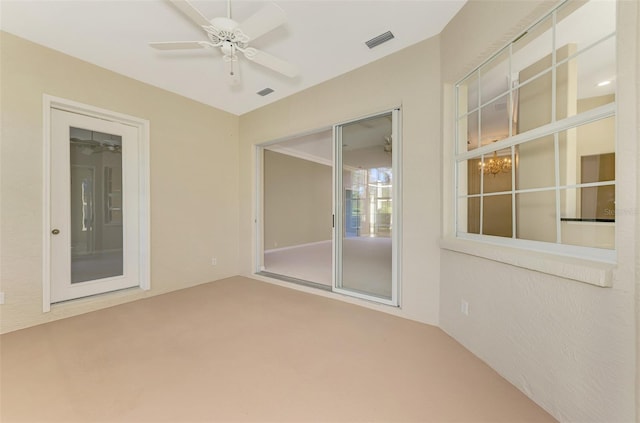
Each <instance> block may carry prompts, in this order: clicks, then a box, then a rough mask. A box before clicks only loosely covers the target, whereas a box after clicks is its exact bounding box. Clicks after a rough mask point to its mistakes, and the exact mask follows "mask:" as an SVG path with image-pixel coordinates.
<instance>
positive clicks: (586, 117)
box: [455, 103, 616, 162]
mask: <svg viewBox="0 0 640 423" xmlns="http://www.w3.org/2000/svg"><path fill="white" fill-rule="evenodd" d="M615 112H616V103H609V104H605V105H603V106H600V107H596V108H593V109H590V110H587V111H586V112H582V113H580V114H577V115H573V116H570V117H568V118H565V119H562V120H558V121H556V122H552V123H548V124H546V125H543V126H539V127H537V128H534V129H531V130H530V131H527V132H523V133H521V134H518V135H514V136H512V137H511V138H506V139H504V140H500V141H497V142H494V143H491V144H487V145H484V146H482V147H478V148H476V149H473V150H469V151H465V152H462V153H459V154H457V155H456V156H455V161H456V162H460V161H463V160H469V159H474V158H477V157H479V156H481V155H483V154H485V155H486V154H489V153H493V152H494V151H497V150H502V149H505V148H508V147H511V146H514V145H518V144H523V143H525V142H527V141H532V140H535V139H538V138H542V137H546V136H548V135H553V134H555V133H557V132H561V131H565V130H567V129H572V128H575V127H578V126H582V125H586V124H588V123H591V122H595V121H598V120H601V119H606V118H609V117H612V116H615ZM456 145H457V142H456Z"/></svg>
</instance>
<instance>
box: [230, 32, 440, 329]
mask: <svg viewBox="0 0 640 423" xmlns="http://www.w3.org/2000/svg"><path fill="white" fill-rule="evenodd" d="M382 48H384V47H382ZM439 54H440V53H439V42H438V38H432V39H429V40H426V41H424V42H421V43H418V44H416V45H414V46H412V47H409V48H407V49H404V50H402V51H400V52H397V53H395V54H392V55H390V56H387V57H385V58H383V59H380V60H378V61H375V62H372V63H370V64H369V65H366V66H364V67H362V68H359V69H356V70H354V71H352V72H349V73H347V74H344V75H342V76H340V77H337V78H335V79H332V80H330V81H327V82H324V83H322V84H319V85H317V86H314V87H312V88H309V89H307V90H305V91H302V92H300V93H298V94H295V95H292V96H290V97H287V98H285V99H283V100H280V101H277V102H275V103H273V104H270V105H268V106H265V107H263V108H261V109H258V110H256V111H253V112H251V113H247V114H245V115H242V116H241V117H240V127H241V133H240V171H239V178H240V201H241V216H240V219H241V220H240V222H241V225H240V247H241V248H240V250H241V252H242V257H241V269H242V272H243V273H244V274H246V275H251V274H252V273H253V272H254V269H255V254H254V251H255V250H254V249H255V243H256V237H255V232H256V231H255V226H254V221H255V219H256V218H257V216H256V215H255V213H256V212H255V207H256V204H255V198H256V195H255V194H256V193H255V182H254V181H255V176H256V175H255V167H256V166H255V153H254V151H255V145H256V144H260V143H262V142H268V141H271V140H276V139H280V138H286V137H290V136H293V135H296V134H301V133H308V132H310V131H313V130H316V129H318V128H326V127H329V126H331V125H333V124H336V123H341V122H346V121H348V120H351V119H355V118H358V117H364V116H368V115H372V114H376V113H380V112H383V111H385V110H390V109H392V108H394V107H398V106H401V107H402V118H401V119H402V125H401V126H402V140H401V142H402V146H403V148H402V158H401V159H402V164H401V176H402V193H403V209H402V219H401V220H402V263H401V267H402V282H401V285H402V294H401V298H400V303H401V307H400V308H394V307H388V306H377V305H374V304H372V303H368V302H364V301H359V300H348V301H351V302H354V303H358V304H362V305H364V306H368V307H372V308H376V309H379V310H382V311H385V312H389V313H394V314H398V315H401V316H403V317H407V318H410V319H414V320H418V321H422V322H426V323H431V324H437V322H438V297H439V292H438V289H439V279H440V274H439V259H438V257H439V248H438V238H439V235H440V218H439V216H440V206H439V198H440V183H439V182H440V159H439V157H440V143H439V141H438V139H439V134H440V88H439V87H440V85H439V81H440V74H439ZM271 282H273V283H278V282H276V281H271ZM289 286H290V285H289ZM297 289H302V290H308V289H306V288H303V287H298V288H297ZM313 292H316V293H318V292H317V291H313ZM319 295H327V296H333V297H339V298H343V299H347V298H348V297H342V296H338V295H337V294H332V293H326V294H325V293H319Z"/></svg>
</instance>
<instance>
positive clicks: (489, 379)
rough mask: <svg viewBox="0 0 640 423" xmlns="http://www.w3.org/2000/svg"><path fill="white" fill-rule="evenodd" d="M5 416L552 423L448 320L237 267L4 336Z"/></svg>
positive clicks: (0, 405)
mask: <svg viewBox="0 0 640 423" xmlns="http://www.w3.org/2000/svg"><path fill="white" fill-rule="evenodd" d="M0 352H1V359H0V370H1V374H0V383H1V384H0V397H1V399H0V421H2V422H5V423H9V422H25V421H29V422H53V421H59V422H98V421H100V422H108V421H109V422H214V421H216V422H232V421H233V422H236V421H244V422H281V421H282V422H509V423H512V422H552V421H554V420H553V419H552V418H551V417H550V415H549V414H547V413H546V412H545V411H544V410H542V409H541V408H540V407H538V406H537V405H536V404H534V403H533V402H532V401H531V400H529V399H528V398H527V397H526V396H525V395H524V394H523V393H521V392H520V391H519V390H517V389H516V388H515V387H514V386H512V385H511V384H509V383H508V382H507V381H506V380H504V379H503V378H502V377H500V376H499V375H498V374H497V373H495V372H494V371H493V370H492V369H491V368H489V367H488V366H486V365H485V364H484V363H482V362H481V361H480V360H479V359H478V358H477V357H475V356H474V355H472V354H471V353H470V352H469V351H467V350H466V349H465V348H463V347H462V346H461V345H460V344H458V343H457V342H455V341H454V340H453V339H452V338H451V337H449V336H447V335H446V334H445V333H444V332H442V331H441V330H440V329H438V328H436V327H432V326H428V325H425V324H420V323H417V322H413V321H409V320H404V319H401V318H397V317H394V316H390V315H387V314H384V313H380V312H376V311H373V310H369V309H366V308H362V307H358V306H355V305H351V304H347V303H343V302H340V301H336V300H331V299H327V298H323V297H319V296H315V295H311V294H306V293H302V292H299V291H295V290H291V289H287V288H282V287H278V286H275V285H271V284H268V283H264V282H259V281H255V280H252V279H248V278H244V277H233V278H228V279H224V280H220V281H216V282H212V283H207V284H203V285H199V286H197V287H194V288H189V289H184V290H181V291H176V292H173V293H169V294H165V295H160V296H156V297H152V298H149V299H145V300H140V301H136V302H132V303H128V304H124V305H120V306H116V307H112V308H108V309H104V310H100V311H96V312H92V313H87V314H84V315H81V316H76V317H72V318H68V319H64V320H59V321H56V322H52V323H47V324H44V325H40V326H36V327H32V328H28V329H24V330H19V331H15V332H11V333H8V334H5V335H2V336H1V337H0Z"/></svg>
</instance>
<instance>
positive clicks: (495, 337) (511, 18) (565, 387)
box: [440, 0, 639, 422]
mask: <svg viewBox="0 0 640 423" xmlns="http://www.w3.org/2000/svg"><path fill="white" fill-rule="evenodd" d="M552 5H553V2H546V3H543V2H532V1H528V2H503V1H480V0H471V1H470V2H468V3H467V4H466V5H465V6H464V8H463V9H462V10H461V12H460V13H459V14H458V15H457V16H456V17H455V18H454V20H453V21H452V22H451V23H450V24H449V25H448V26H447V27H446V28H445V30H444V31H443V33H442V34H441V39H442V44H441V52H442V55H441V59H442V75H443V82H444V84H445V87H446V88H445V93H446V95H445V97H444V103H445V105H446V104H447V102H449V104H451V100H447V96H448V95H453V91H452V90H451V84H453V83H455V81H457V80H458V79H460V78H461V77H463V76H464V75H465V74H466V73H467V72H469V71H470V70H472V69H473V68H474V67H475V66H477V65H479V64H480V63H481V62H482V61H483V60H484V59H486V58H487V57H489V55H490V54H491V53H493V52H494V51H496V50H497V49H498V48H499V47H502V46H504V45H505V44H506V42H508V41H509V39H511V38H512V37H514V36H516V35H518V34H519V33H521V31H522V30H523V29H524V28H525V27H526V26H527V25H528V24H530V23H533V22H534V20H535V18H536V17H539V16H541V15H542V14H543V13H544V12H546V11H547V10H549V9H550V7H551V6H552ZM618 6H619V10H618V25H619V29H618V43H619V51H624V52H634V53H632V54H630V55H626V54H624V55H619V62H618V70H619V71H618V80H617V84H618V87H619V94H618V97H619V98H618V118H619V119H618V123H617V128H616V129H617V134H618V145H617V153H618V163H617V166H618V167H617V192H618V195H617V200H618V204H617V207H619V208H621V209H622V210H624V213H619V214H618V215H617V216H616V218H617V222H616V242H617V251H618V264H617V266H616V269H615V272H614V282H613V287H612V288H598V287H595V286H590V285H587V284H583V283H579V282H575V281H571V280H567V279H563V278H560V277H556V276H551V275H548V274H544V273H540V272H535V271H530V270H526V269H524V268H520V267H514V266H510V265H506V264H503V263H500V262H496V261H491V260H487V259H483V258H481V257H475V256H471V255H467V254H461V253H458V252H454V251H449V250H443V252H442V254H441V261H440V265H441V269H440V270H441V297H440V324H441V327H442V328H443V329H444V330H445V331H446V332H447V333H449V334H450V335H451V336H453V337H454V338H455V339H456V340H458V341H459V342H461V343H462V344H463V345H465V346H466V347H467V348H469V349H470V350H471V351H472V352H473V353H474V354H476V355H478V356H479V357H480V358H481V359H483V360H484V361H486V362H487V363H488V364H489V365H490V366H492V367H493V368H494V369H496V370H497V371H498V372H499V373H500V374H501V375H503V376H504V377H505V378H507V379H508V380H509V381H510V382H511V383H513V384H514V385H515V386H517V387H518V388H519V389H521V390H522V391H523V392H525V393H526V394H527V395H529V396H530V397H531V398H533V399H534V400H535V401H536V402H538V404H540V405H541V406H542V407H544V408H545V409H546V410H548V411H549V412H550V413H552V414H553V415H554V416H555V417H556V418H558V419H559V420H561V421H581V422H587V421H589V422H596V421H598V422H604V421H607V422H632V421H635V408H636V406H635V398H636V394H635V392H637V391H636V390H635V382H634V379H635V375H636V366H635V361H636V356H635V346H636V331H635V325H634V317H635V316H634V290H635V289H636V288H635V286H636V280H637V277H636V273H635V264H636V261H637V259H636V251H637V249H636V243H637V240H638V239H639V238H638V233H639V232H638V227H637V225H636V224H635V221H636V218H637V210H638V208H637V201H636V198H637V197H636V193H637V183H638V174H637V165H638V155H637V153H638V150H637V142H638V126H637V122H638V114H637V113H638V112H637V110H638V88H637V86H638V85H637V81H638V68H637V66H638V65H637V63H638V62H637V57H638V56H637V51H638V45H639V44H638V43H639V39H638V34H639V33H638V30H637V28H638V26H639V25H638V19H639V12H638V5H637V2H629V1H620V2H618ZM496 22H499V23H500V25H496ZM462 34H467V36H463V35H462ZM468 34H473V36H468ZM633 87H636V88H635V89H634V88H633ZM444 110H445V111H446V110H447V108H446V106H445V109H444ZM449 118H450V115H447V118H446V119H445V121H444V127H443V128H444V137H443V141H442V142H443V145H444V149H445V150H444V151H445V161H444V173H443V175H444V179H445V184H444V191H443V195H444V207H445V208H444V210H445V212H444V216H445V219H444V230H445V235H447V236H450V234H451V230H452V228H453V224H452V221H451V219H449V218H447V216H449V215H450V214H451V211H450V208H449V206H448V205H449V204H452V198H451V195H450V194H448V193H449V192H451V190H452V189H453V188H452V187H453V181H452V178H451V177H450V176H449V175H450V174H451V167H450V165H449V160H450V157H451V153H450V152H448V151H451V150H452V147H451V146H452V143H453V137H452V134H451V132H452V131H451V130H448V129H447V128H449V127H453V120H452V119H449ZM447 149H451V150H447ZM620 193H624V195H620ZM463 298H464V299H465V300H467V301H468V302H469V310H470V311H469V316H468V317H467V316H464V315H462V314H461V313H460V303H461V299H463ZM636 301H637V300H636Z"/></svg>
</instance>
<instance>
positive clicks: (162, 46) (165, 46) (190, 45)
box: [149, 41, 207, 50]
mask: <svg viewBox="0 0 640 423" xmlns="http://www.w3.org/2000/svg"><path fill="white" fill-rule="evenodd" d="M149 46H151V47H153V48H155V49H158V50H190V49H196V48H205V47H207V45H206V44H205V43H203V42H202V41H166V42H159V43H149Z"/></svg>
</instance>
